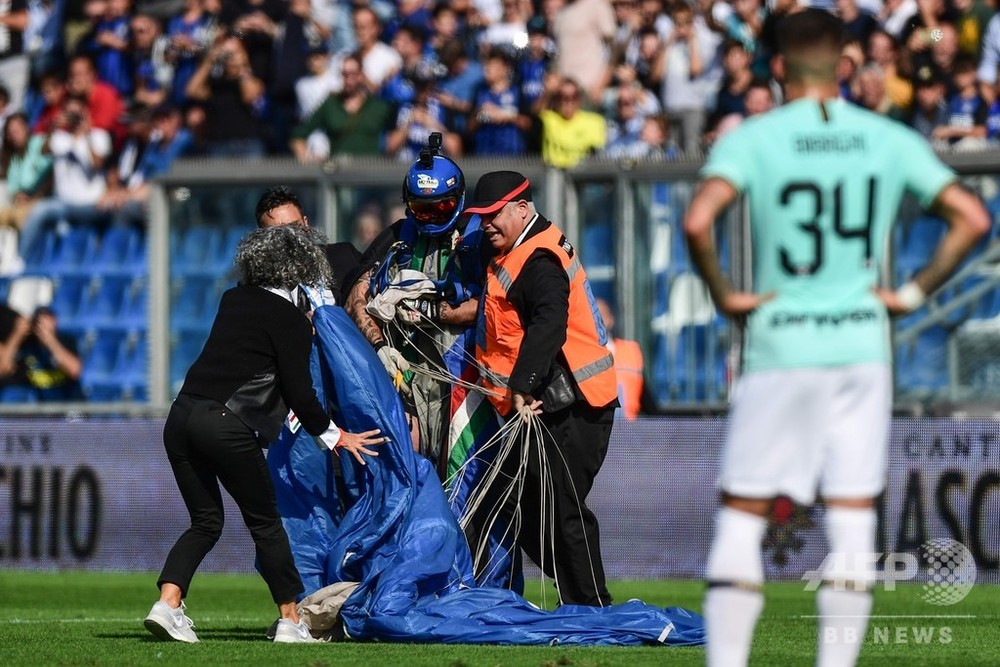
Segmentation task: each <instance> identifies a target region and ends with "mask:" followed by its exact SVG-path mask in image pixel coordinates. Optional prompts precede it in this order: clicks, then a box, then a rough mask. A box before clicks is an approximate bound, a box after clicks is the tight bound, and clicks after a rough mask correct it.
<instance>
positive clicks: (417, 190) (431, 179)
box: [403, 142, 465, 236]
mask: <svg viewBox="0 0 1000 667" xmlns="http://www.w3.org/2000/svg"><path fill="white" fill-rule="evenodd" d="M436 153H437V151H436V147H435V146H433V142H432V147H431V149H430V150H425V151H421V153H420V159H419V160H417V161H416V162H414V163H413V166H412V167H410V169H409V171H407V172H406V178H405V179H404V180H403V203H404V204H406V212H407V214H409V215H410V217H412V218H413V220H414V221H415V222H416V223H417V227H418V228H419V229H420V233H421V234H426V235H428V236H440V235H442V234H446V233H448V232H450V231H451V230H453V229H454V228H455V225H456V224H458V219H459V218H460V217H461V215H462V207H463V206H464V205H465V176H464V175H463V174H462V170H461V169H459V168H458V165H457V164H455V163H454V162H452V161H451V160H449V159H448V158H446V157H444V156H443V155H437V154H436Z"/></svg>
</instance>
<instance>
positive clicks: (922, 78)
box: [0, 0, 1000, 217]
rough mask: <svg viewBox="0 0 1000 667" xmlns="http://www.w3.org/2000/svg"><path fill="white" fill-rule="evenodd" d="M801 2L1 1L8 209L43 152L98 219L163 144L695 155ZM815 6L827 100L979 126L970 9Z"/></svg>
mask: <svg viewBox="0 0 1000 667" xmlns="http://www.w3.org/2000/svg"><path fill="white" fill-rule="evenodd" d="M803 2H809V0H769V1H768V2H766V3H765V2H763V0H728V1H727V0H697V2H693V3H690V4H689V3H687V2H684V1H682V0H538V1H532V0H453V1H450V2H443V1H442V2H439V3H436V4H435V3H434V1H433V0H398V2H389V1H387V0H367V1H366V0H350V1H349V0H228V1H226V2H222V1H221V0H135V1H134V2H133V1H132V0H85V1H84V2H82V3H69V2H66V0H8V1H7V2H4V3H3V4H2V5H0V12H3V13H2V14H0V36H2V39H0V82H2V83H3V88H4V89H3V90H2V91H0V117H2V118H3V119H7V118H10V117H15V118H20V119H22V120H21V123H23V122H25V121H26V122H27V124H28V127H29V128H30V135H29V136H28V137H25V136H24V134H25V133H24V132H23V130H22V129H21V126H20V123H15V126H14V127H13V128H11V129H5V132H4V139H5V141H4V144H5V145H6V148H5V150H4V152H3V159H2V166H3V174H2V175H3V178H4V180H6V181H7V182H8V199H10V201H11V202H12V204H13V205H14V208H15V210H16V211H18V213H17V215H23V210H24V209H25V208H26V203H27V202H28V201H29V200H37V199H39V198H41V197H43V196H44V195H46V194H49V192H48V191H47V189H46V188H47V185H46V183H45V174H46V173H47V169H46V165H47V163H49V162H50V161H54V162H55V163H56V166H55V169H54V171H55V178H54V180H55V182H54V183H53V186H52V190H51V194H53V195H54V197H55V198H56V199H59V200H60V201H63V203H66V204H68V205H70V206H94V205H96V207H97V208H98V209H99V210H103V211H112V212H114V211H118V210H120V209H122V208H127V207H128V206H129V204H130V202H133V201H142V199H143V190H142V188H141V185H139V183H140V182H141V181H142V180H144V179H147V178H149V177H150V176H153V175H155V174H156V173H157V172H158V171H159V170H161V169H163V168H165V167H167V166H169V162H170V161H171V160H172V159H173V158H174V157H176V156H177V155H178V154H182V153H192V154H202V155H208V156H228V157H257V156H262V155H268V154H270V155H275V154H288V153H294V155H296V156H297V157H298V158H299V159H301V160H304V161H310V160H322V159H325V158H326V157H328V156H329V155H331V154H349V155H388V156H393V157H398V158H399V159H400V160H402V161H406V162H408V161H411V160H413V159H414V158H415V156H416V151H417V150H419V147H420V146H422V145H424V144H425V143H426V140H427V136H428V135H429V133H430V132H432V131H441V132H444V133H445V149H446V151H447V152H448V153H449V154H450V155H452V156H461V155H477V156H504V155H523V154H541V156H542V158H543V159H544V160H545V161H546V162H547V163H549V164H552V165H554V166H557V167H571V166H573V165H574V164H576V163H577V162H578V161H579V160H581V159H582V158H583V157H584V156H587V155H589V154H594V153H598V154H603V155H607V156H609V157H612V158H641V157H647V156H652V155H661V156H662V155H666V156H671V155H675V154H677V153H679V152H692V151H698V150H701V149H703V148H705V147H706V146H707V145H709V144H710V143H712V142H713V141H714V140H715V139H717V138H718V137H719V136H720V135H721V134H723V133H725V132H726V131H728V130H730V129H731V128H732V127H734V126H735V125H736V124H738V123H739V121H740V120H741V119H742V118H743V117H746V116H751V115H754V114H758V113H762V112H764V111H766V110H767V109H769V108H771V107H772V106H774V105H775V104H777V103H780V101H781V89H780V86H779V85H778V84H777V83H776V81H775V78H774V73H775V63H774V62H773V58H772V56H773V54H774V53H775V51H776V37H775V35H776V25H777V23H778V22H779V21H780V19H781V18H782V17H783V16H785V15H787V14H789V13H793V12H796V11H798V10H800V9H801V8H803V7H804V6H805V5H804V4H802V3H803ZM824 2H825V3H826V5H827V6H826V7H825V8H827V9H829V10H830V11H833V12H835V13H837V14H838V15H839V16H840V17H841V18H842V19H843V21H844V23H845V24H846V27H847V32H848V34H849V35H850V38H851V41H850V43H849V44H848V45H847V46H846V47H845V48H844V51H843V57H842V63H841V70H840V75H839V76H840V83H841V88H842V91H843V96H844V98H845V99H848V100H850V101H852V102H853V103H856V104H859V105H862V106H865V107H868V108H870V109H873V110H875V111H877V112H879V113H882V114H885V115H888V116H891V117H893V118H897V119H899V120H900V121H902V122H907V123H910V124H911V125H913V126H914V127H915V128H916V129H917V130H918V131H920V132H921V133H922V134H924V135H925V136H927V137H928V139H930V140H932V141H935V142H941V143H942V144H962V145H967V144H969V143H974V142H977V141H978V142H982V141H989V140H995V139H996V138H997V137H998V136H1000V105H997V104H995V103H994V102H995V98H996V94H995V87H996V79H997V76H996V75H997V65H998V62H1000V21H993V20H991V19H992V17H993V14H994V8H993V6H992V5H991V4H989V3H988V2H986V1H985V0H888V1H887V2H884V3H883V2H880V0H836V2H835V4H834V3H833V2H828V1H827V0H812V4H813V5H815V4H817V3H820V4H823V3H824ZM78 101H83V102H85V105H84V106H85V107H86V111H87V113H86V114H85V115H84V117H83V118H81V120H80V121H76V117H77V116H78V115H80V114H78V113H77V111H76V110H74V109H73V105H74V103H75V102H78ZM21 113H23V114H25V117H21V116H19V115H16V114H21ZM175 114H176V115H175ZM175 126H176V128H175V129H172V130H168V129H167V127H170V128H174V127H175ZM59 132H65V133H68V135H69V136H67V137H61V138H60V140H57V141H51V140H50V141H49V142H48V143H46V142H45V141H44V138H45V137H47V136H51V137H53V138H54V137H55V136H57V135H56V133H59ZM8 134H10V135H12V136H7V135H8ZM165 136H168V137H169V138H164V137H165ZM34 137H41V138H42V139H41V140H39V139H35V140H34V141H32V140H31V139H33V138H34ZM70 137H76V138H77V139H80V138H82V137H89V138H90V140H91V141H92V142H93V151H91V152H90V155H86V154H85V153H86V151H83V152H82V153H81V155H82V157H86V158H89V160H86V159H85V160H81V162H82V163H83V164H80V165H76V166H78V167H81V168H86V167H98V169H91V170H90V171H89V173H90V175H91V176H92V178H93V181H92V182H88V183H87V185H89V186H90V187H86V188H79V187H74V188H73V190H81V189H82V190H85V191H86V194H82V193H77V194H74V195H73V196H72V197H70V199H69V200H67V199H66V197H67V196H68V195H69V193H68V192H66V188H65V187H61V186H63V185H66V184H65V183H60V182H59V181H62V180H65V177H67V176H68V177H69V179H70V180H72V179H73V178H74V177H79V176H80V174H78V173H76V174H74V173H68V174H67V173H66V172H67V169H65V168H63V169H60V165H59V163H60V156H63V155H65V153H64V152H60V148H62V144H63V143H64V142H63V141H62V139H68V138H70ZM969 140H971V141H969ZM69 145H72V142H69V144H67V147H68V146H69ZM150 145H152V146H153V147H154V152H155V153H157V155H156V156H155V157H152V156H147V153H148V148H147V147H148V146H150ZM46 147H47V148H48V150H43V149H44V148H46ZM115 156H118V157H117V158H116V157H115ZM62 166H63V167H65V164H63V165H62ZM101 171H103V172H105V173H106V174H107V176H106V178H102V179H97V178H96V174H97V173H98V172H101ZM12 172H13V173H12ZM99 181H100V182H99ZM73 185H74V186H80V185H82V183H76V182H75V183H73ZM74 197H75V198H76V200H75V201H73V200H72V199H73V198H74ZM84 200H85V201H84ZM9 215H10V214H9V213H8V214H7V216H8V217H9ZM125 215H126V217H127V216H128V213H126V214H125Z"/></svg>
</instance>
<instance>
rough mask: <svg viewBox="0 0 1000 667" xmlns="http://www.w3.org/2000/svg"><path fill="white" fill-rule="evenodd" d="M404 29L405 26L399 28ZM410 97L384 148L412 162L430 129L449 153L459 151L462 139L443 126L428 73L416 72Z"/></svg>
mask: <svg viewBox="0 0 1000 667" xmlns="http://www.w3.org/2000/svg"><path fill="white" fill-rule="evenodd" d="M405 29H407V28H406V26H403V28H400V31H403V30H405ZM413 86H414V99H413V101H412V102H408V103H406V104H404V105H403V106H401V107H400V108H399V112H398V113H397V114H396V128H395V129H394V130H392V131H391V132H389V134H388V135H387V136H386V140H385V152H386V154H387V155H391V156H393V157H395V158H396V159H398V160H404V161H406V162H413V161H414V160H416V159H417V156H418V155H419V153H420V150H421V149H423V148H425V147H426V146H427V140H428V138H429V137H430V135H431V132H440V133H441V134H442V135H443V137H442V140H443V143H442V146H443V148H444V150H445V152H446V153H448V154H449V155H451V156H456V155H461V153H462V139H461V137H459V136H458V135H457V134H455V133H454V132H449V131H448V128H447V127H445V119H446V116H447V113H446V111H445V109H444V107H443V106H442V105H441V102H440V101H439V100H438V97H437V84H436V82H435V81H434V79H433V77H432V76H426V75H424V76H418V77H416V78H415V79H414V81H413Z"/></svg>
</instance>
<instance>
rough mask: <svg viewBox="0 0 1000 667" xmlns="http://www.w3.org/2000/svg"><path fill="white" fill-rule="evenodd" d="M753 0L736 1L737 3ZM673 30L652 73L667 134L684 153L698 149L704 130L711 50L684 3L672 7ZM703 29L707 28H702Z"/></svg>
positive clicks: (710, 84)
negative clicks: (667, 122) (659, 83)
mask: <svg viewBox="0 0 1000 667" xmlns="http://www.w3.org/2000/svg"><path fill="white" fill-rule="evenodd" d="M751 1H755V0H737V3H742V2H751ZM673 20H674V32H673V34H671V36H670V39H669V40H668V43H667V45H666V48H665V50H664V53H663V56H662V57H661V58H660V60H659V61H658V63H657V68H656V69H655V70H654V72H653V80H659V81H662V85H663V88H662V93H661V96H662V97H661V99H662V101H663V109H664V111H665V112H666V114H667V117H668V118H669V119H670V134H671V136H673V138H674V140H675V141H676V142H677V145H678V147H679V148H681V150H683V151H684V152H685V153H694V152H696V151H698V150H700V149H701V141H702V134H703V133H704V131H705V119H706V111H705V108H706V106H707V104H706V95H707V93H708V92H709V91H710V88H711V87H712V83H711V81H710V78H709V76H708V72H709V64H710V61H711V60H712V58H713V55H714V53H713V49H712V47H711V46H710V45H706V44H705V43H704V42H703V37H704V35H703V34H702V31H700V30H698V29H697V28H696V27H695V24H694V12H693V11H692V9H691V7H690V6H688V5H685V4H680V5H677V7H676V9H675V10H674V16H673ZM705 30H707V28H706V29H705Z"/></svg>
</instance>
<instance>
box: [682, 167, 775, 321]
mask: <svg viewBox="0 0 1000 667" xmlns="http://www.w3.org/2000/svg"><path fill="white" fill-rule="evenodd" d="M738 195H739V193H738V192H737V190H736V188H735V187H733V185H732V184H731V183H729V181H727V180H725V179H723V178H718V177H710V178H708V179H706V180H705V181H703V182H702V184H701V186H700V187H699V188H698V191H697V192H696V193H695V195H694V197H693V198H692V199H691V204H690V205H689V206H688V210H687V215H686V216H685V217H684V235H685V236H686V237H687V243H688V252H689V253H690V254H691V261H692V262H694V265H695V267H696V268H697V269H698V273H699V274H701V278H702V280H704V281H705V284H706V285H707V286H708V291H709V293H710V294H711V295H712V300H713V301H714V302H715V306H716V307H717V308H718V309H719V311H720V312H721V313H722V314H723V315H726V316H727V317H741V316H744V315H748V314H749V313H751V312H752V311H753V310H754V309H756V308H757V307H758V306H759V305H760V304H762V303H764V302H765V301H768V300H770V299H771V298H773V297H772V295H760V294H753V293H751V292H738V291H736V290H735V289H734V288H733V285H732V283H731V282H730V281H729V278H728V277H727V276H726V274H725V273H723V271H722V265H721V263H720V262H719V256H718V252H717V251H716V248H715V234H714V232H713V227H714V226H715V220H716V219H717V218H718V217H719V216H720V215H721V214H722V212H723V211H725V210H726V208H727V207H728V206H729V205H730V204H732V203H733V202H734V201H736V197H737V196H738Z"/></svg>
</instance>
